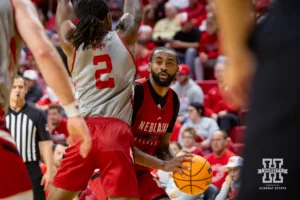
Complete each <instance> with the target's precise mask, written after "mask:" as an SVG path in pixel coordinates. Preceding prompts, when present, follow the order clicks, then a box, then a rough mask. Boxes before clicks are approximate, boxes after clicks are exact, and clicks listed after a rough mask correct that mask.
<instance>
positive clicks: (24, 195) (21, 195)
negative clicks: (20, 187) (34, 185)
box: [0, 190, 33, 200]
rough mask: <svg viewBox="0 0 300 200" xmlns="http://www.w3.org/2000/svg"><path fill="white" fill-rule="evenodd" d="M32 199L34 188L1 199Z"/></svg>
mask: <svg viewBox="0 0 300 200" xmlns="http://www.w3.org/2000/svg"><path fill="white" fill-rule="evenodd" d="M32 199H33V192H32V190H28V191H25V192H21V193H18V194H16V195H13V196H10V197H6V198H3V199H0V200H32Z"/></svg>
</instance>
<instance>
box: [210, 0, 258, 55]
mask: <svg viewBox="0 0 300 200" xmlns="http://www.w3.org/2000/svg"><path fill="white" fill-rule="evenodd" d="M215 3H216V9H217V19H218V23H219V24H218V25H219V27H220V30H221V43H222V48H223V49H224V51H225V54H226V55H228V56H231V55H235V54H236V53H239V51H240V50H241V48H246V47H247V40H248V38H249V34H250V32H251V30H252V28H253V26H254V25H255V18H254V16H253V17H252V16H251V15H253V6H252V1H251V0H216V1H215Z"/></svg>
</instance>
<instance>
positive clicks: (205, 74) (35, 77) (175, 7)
mask: <svg viewBox="0 0 300 200" xmlns="http://www.w3.org/2000/svg"><path fill="white" fill-rule="evenodd" d="M32 1H33V2H34V3H35V5H36V8H37V10H38V13H39V16H40V20H41V21H42V22H43V24H44V26H45V28H46V30H47V34H48V36H49V37H50V38H51V40H52V42H53V44H54V45H55V46H56V48H57V50H58V52H59V53H60V55H61V56H62V59H63V60H64V62H65V65H67V62H66V56H65V55H64V53H63V52H62V49H61V48H60V46H59V37H58V34H57V33H56V30H55V9H56V3H57V2H56V0H32ZM75 1H76V0H75ZM142 2H143V8H144V11H143V12H144V13H143V22H142V24H141V27H140V31H139V38H138V41H137V43H136V67H137V68H136V78H137V79H138V78H143V77H146V76H148V75H149V71H148V63H149V56H150V53H151V51H152V50H153V49H154V48H155V47H158V46H167V47H171V48H173V49H175V50H176V52H177V54H178V56H179V60H180V65H179V74H178V75H177V77H176V80H175V81H174V83H173V85H172V89H173V90H174V91H175V92H176V93H177V95H178V97H179V100H180V111H179V116H178V119H177V122H176V124H175V127H174V132H173V134H172V137H171V144H170V148H171V149H172V151H173V153H174V154H175V155H177V154H178V155H180V154H182V153H193V154H196V155H200V156H204V157H205V158H206V159H207V160H208V161H209V162H210V164H211V166H212V170H213V181H212V184H213V185H214V186H215V191H218V192H219V191H222V193H221V192H220V193H219V194H222V195H224V194H225V196H226V197H224V196H223V197H222V196H218V197H217V198H216V199H227V197H228V196H230V195H231V196H230V197H234V196H236V188H238V187H239V184H238V179H239V178H238V177H239V176H238V175H234V174H235V173H236V171H235V172H232V171H230V170H229V171H230V172H229V174H230V175H231V179H230V178H229V176H228V168H226V169H227V171H226V170H224V166H226V165H227V164H228V166H231V167H233V168H234V167H235V168H240V167H241V166H242V164H241V163H242V161H241V160H242V158H241V157H239V156H241V153H242V146H243V144H241V143H242V142H241V141H238V142H237V141H233V140H232V136H233V132H234V131H236V130H240V129H241V127H244V122H243V113H244V111H243V110H238V109H236V108H235V107H234V106H233V105H230V104H229V103H228V102H225V100H224V95H226V85H224V82H223V78H224V77H223V76H224V70H225V68H226V64H227V62H228V58H226V57H225V56H224V55H222V47H221V45H220V42H219V38H220V37H221V36H220V33H219V30H218V25H217V16H216V13H215V4H214V0H169V1H168V0H142ZM253 3H254V4H253V6H255V7H256V11H257V13H256V14H255V15H256V16H257V20H258V23H259V22H260V21H261V20H263V19H264V17H265V15H266V14H267V8H268V5H269V3H270V0H257V1H254V2H253ZM108 4H109V7H110V10H111V16H112V20H113V30H115V28H116V25H117V22H118V20H119V19H120V17H121V16H122V14H123V0H108ZM66 68H67V66H66ZM19 73H20V74H21V75H23V77H24V79H25V81H26V87H27V94H26V96H25V99H26V101H27V102H28V103H31V104H32V105H34V106H35V107H36V108H38V109H40V110H42V111H44V112H45V114H46V116H47V130H48V131H49V133H50V136H51V139H52V140H53V143H54V144H62V145H60V146H55V148H53V150H54V153H55V154H54V164H55V169H57V167H58V166H59V161H60V159H61V156H62V152H63V149H64V148H65V146H66V145H67V144H68V143H69V138H68V136H69V134H68V131H67V118H66V117H65V115H64V112H63V110H62V108H61V107H60V106H59V101H58V99H57V97H56V96H55V94H54V92H53V91H52V90H51V88H49V87H48V86H47V85H46V84H45V82H44V79H43V77H42V76H41V74H40V73H39V70H38V67H37V63H36V62H35V60H34V57H33V56H32V54H31V52H30V51H29V50H28V48H26V47H25V48H23V50H22V53H21V60H20V71H19ZM70 78H71V77H70ZM206 83H210V84H206ZM207 85H209V87H207ZM204 86H205V87H204ZM237 127H238V128H237ZM237 155H238V157H233V156H237ZM231 157H232V159H231ZM232 163H233V164H232ZM42 166H44V165H42ZM42 168H43V167H42ZM153 175H154V176H155V177H157V178H158V180H159V182H160V184H161V185H162V186H163V187H165V188H166V191H167V193H168V194H169V195H170V197H171V198H172V199H187V200H188V199H196V198H198V199H201V198H204V197H203V195H202V196H201V195H200V196H197V197H194V196H189V195H185V194H183V193H181V192H180V191H179V190H178V189H177V188H176V187H174V182H172V178H171V176H170V175H169V174H168V173H164V172H162V171H153ZM232 177H235V179H233V178H232ZM223 187H224V188H225V189H223ZM230 188H231V190H229V189H230ZM224 191H225V193H224ZM218 192H217V193H218ZM226 192H227V193H226ZM217 193H216V194H217ZM82 198H83V197H82Z"/></svg>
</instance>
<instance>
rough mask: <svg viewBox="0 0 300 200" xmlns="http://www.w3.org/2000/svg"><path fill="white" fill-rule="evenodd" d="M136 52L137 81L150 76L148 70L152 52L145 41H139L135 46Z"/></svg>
mask: <svg viewBox="0 0 300 200" xmlns="http://www.w3.org/2000/svg"><path fill="white" fill-rule="evenodd" d="M135 52H136V59H135V64H136V67H137V69H136V79H138V78H144V77H147V76H149V75H150V72H149V70H148V65H149V57H150V54H151V51H150V50H149V49H148V48H147V46H146V42H145V40H142V39H138V40H137V42H136V44H135Z"/></svg>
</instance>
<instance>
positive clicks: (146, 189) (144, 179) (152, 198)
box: [84, 171, 169, 200]
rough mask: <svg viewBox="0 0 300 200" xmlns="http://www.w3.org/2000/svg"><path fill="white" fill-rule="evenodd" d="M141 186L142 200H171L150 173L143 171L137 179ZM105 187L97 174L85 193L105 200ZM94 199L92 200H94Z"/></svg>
mask: <svg viewBox="0 0 300 200" xmlns="http://www.w3.org/2000/svg"><path fill="white" fill-rule="evenodd" d="M137 180H138V184H139V194H140V200H160V199H163V198H169V196H168V195H167V193H166V192H165V190H164V188H162V187H161V186H160V184H159V183H158V181H157V180H156V179H155V178H154V177H153V176H152V175H151V173H150V172H149V171H143V174H142V175H140V176H138V178H137ZM103 189H104V188H103V186H102V184H101V175H100V173H99V172H98V173H95V174H94V175H93V177H92V179H91V180H90V182H89V187H88V188H87V189H86V190H85V191H84V193H88V192H91V197H93V198H96V197H97V199H103V198H104V197H103V193H104V192H103V191H104V190H103ZM93 198H92V199H93Z"/></svg>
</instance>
